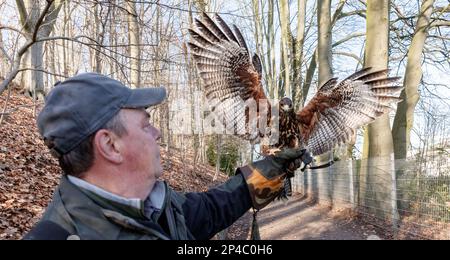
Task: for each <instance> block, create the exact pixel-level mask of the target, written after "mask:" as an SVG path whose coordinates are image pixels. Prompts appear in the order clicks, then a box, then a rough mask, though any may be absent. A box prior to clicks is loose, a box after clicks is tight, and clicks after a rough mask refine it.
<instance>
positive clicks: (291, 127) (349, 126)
mask: <svg viewBox="0 0 450 260" xmlns="http://www.w3.org/2000/svg"><path fill="white" fill-rule="evenodd" d="M189 33H190V35H191V39H190V41H189V42H188V46H189V48H190V50H191V53H192V57H193V59H194V62H195V64H196V67H197V70H198V73H199V75H200V77H201V79H202V81H203V85H204V91H205V94H206V97H207V99H208V100H216V105H215V108H214V111H216V112H222V111H225V112H226V111H236V110H239V108H242V106H243V103H242V101H245V100H248V99H253V100H255V101H256V104H258V107H257V113H256V116H257V117H258V118H260V117H262V116H263V113H262V112H263V111H268V112H269V113H268V116H267V113H266V115H265V116H266V118H267V119H264V120H266V121H264V122H265V123H267V124H268V125H269V126H270V124H271V123H272V122H273V120H272V119H271V114H270V111H271V106H272V105H274V106H275V105H276V104H270V103H269V101H268V100H267V97H266V95H265V93H264V90H263V80H262V69H261V68H262V66H261V61H260V58H259V57H258V55H256V54H254V55H251V54H250V52H249V49H248V47H247V44H246V42H245V40H244V37H243V36H242V34H241V32H240V30H239V29H238V27H236V26H235V25H233V29H231V28H230V27H229V26H228V25H227V24H226V23H225V21H224V20H223V19H222V18H221V17H220V16H219V15H217V14H216V15H215V19H214V20H213V19H212V18H211V17H210V16H208V15H207V14H206V13H203V14H202V17H201V19H195V24H194V26H193V27H192V28H191V29H189ZM388 73H389V71H388V70H372V69H371V68H364V69H362V70H359V71H357V72H356V73H354V74H352V75H350V76H348V77H347V78H345V79H344V80H342V81H338V79H337V78H332V79H329V80H328V81H327V82H326V83H325V84H323V85H322V86H320V87H319V88H318V90H317V93H316V94H315V96H314V97H313V98H312V99H311V100H310V101H309V102H308V103H307V105H306V106H304V107H303V108H302V109H300V110H299V111H295V110H294V107H293V102H292V100H291V99H290V98H289V97H284V98H282V99H281V100H280V101H279V102H278V108H279V120H278V122H279V127H278V129H279V139H278V142H277V143H276V144H272V145H271V146H270V147H269V148H270V149H268V150H267V151H268V152H267V153H268V154H270V153H271V152H272V151H276V150H279V149H282V148H285V147H290V148H293V147H303V148H306V149H307V150H308V151H309V152H310V153H312V154H313V155H314V156H317V155H321V154H323V153H325V152H328V151H330V150H332V149H333V148H334V147H335V146H337V145H340V144H345V143H347V142H348V141H349V140H351V138H352V137H353V135H354V134H355V131H356V129H357V128H358V127H360V126H363V125H365V124H368V123H370V122H372V121H374V120H375V119H376V118H377V117H379V116H381V115H383V114H384V113H386V112H388V111H389V110H390V108H391V105H392V104H394V103H397V102H399V101H400V99H399V94H400V91H401V90H402V86H398V85H397V82H398V80H399V78H398V77H389V76H388ZM261 104H262V105H263V106H264V107H266V108H265V109H262V105H261ZM267 107H268V108H267ZM249 114H250V113H249V111H248V110H246V111H245V113H227V115H226V120H225V121H226V122H227V123H228V124H229V125H231V126H233V127H234V128H235V129H238V130H239V129H241V128H244V129H245V128H248V125H247V124H248V123H249ZM257 122H259V123H260V122H261V121H257ZM242 137H244V138H246V139H248V140H254V139H255V136H254V135H253V136H252V135H243V136H242Z"/></svg>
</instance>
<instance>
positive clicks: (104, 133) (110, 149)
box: [94, 129, 123, 164]
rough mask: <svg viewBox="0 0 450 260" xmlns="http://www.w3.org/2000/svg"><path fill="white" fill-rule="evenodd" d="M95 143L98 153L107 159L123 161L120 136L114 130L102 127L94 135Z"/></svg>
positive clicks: (117, 161) (116, 162)
mask: <svg viewBox="0 0 450 260" xmlns="http://www.w3.org/2000/svg"><path fill="white" fill-rule="evenodd" d="M94 145H95V148H94V149H96V151H97V154H98V155H99V156H101V157H103V158H104V159H105V160H107V161H110V162H112V163H115V164H118V163H121V162H122V161H123V156H122V154H121V145H120V142H119V137H118V136H117V135H116V134H114V133H113V132H111V131H109V130H106V129H100V130H99V131H97V133H96V134H95V137H94Z"/></svg>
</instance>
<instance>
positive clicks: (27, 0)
mask: <svg viewBox="0 0 450 260" xmlns="http://www.w3.org/2000/svg"><path fill="white" fill-rule="evenodd" d="M63 2H64V0H58V1H54V2H53V4H52V5H51V7H50V9H49V10H48V12H47V14H44V15H45V18H44V20H43V22H42V25H41V26H40V27H39V28H38V32H37V33H36V35H37V38H42V37H48V36H49V35H50V33H51V31H52V30H53V25H54V24H55V22H56V18H57V16H58V13H59V11H60V10H61V6H62V4H63ZM16 4H17V9H18V12H19V17H20V22H21V24H22V26H23V28H24V30H25V37H26V39H27V40H28V41H30V40H32V38H33V35H34V34H35V27H36V25H37V23H38V20H39V18H40V16H42V14H41V10H40V6H39V2H38V1H33V0H16ZM25 58H26V62H25V67H26V66H30V68H31V69H33V70H32V71H31V72H26V73H24V77H22V79H23V80H22V83H23V87H24V90H25V92H26V93H28V94H30V95H33V96H34V97H35V98H39V99H43V96H44V73H43V43H42V42H38V43H35V44H33V45H32V46H31V48H30V49H29V50H28V54H27V55H25Z"/></svg>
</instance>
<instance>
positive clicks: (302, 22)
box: [292, 0, 307, 110]
mask: <svg viewBox="0 0 450 260" xmlns="http://www.w3.org/2000/svg"><path fill="white" fill-rule="evenodd" d="M306 1H307V0H298V3H297V4H298V14H297V39H296V41H295V45H294V51H293V53H294V62H293V68H292V73H293V80H294V82H293V93H292V98H293V103H294V106H295V109H296V110H297V109H298V108H299V107H302V106H303V97H302V96H303V95H302V94H303V91H302V88H303V87H302V63H303V46H304V43H305V28H306Z"/></svg>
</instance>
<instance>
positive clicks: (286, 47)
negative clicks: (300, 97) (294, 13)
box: [279, 0, 292, 98]
mask: <svg viewBox="0 0 450 260" xmlns="http://www.w3.org/2000/svg"><path fill="white" fill-rule="evenodd" d="M279 17H280V25H281V48H282V52H281V54H282V56H281V58H282V59H283V62H282V65H283V66H282V68H283V69H281V70H280V73H282V74H283V77H280V78H282V79H283V83H282V86H281V87H282V88H283V87H284V88H283V89H282V93H283V94H284V96H287V97H291V98H292V92H291V66H290V64H291V62H290V57H292V56H291V50H292V47H291V46H292V36H291V35H292V33H291V28H290V14H289V3H288V1H287V0H280V8H279Z"/></svg>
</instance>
